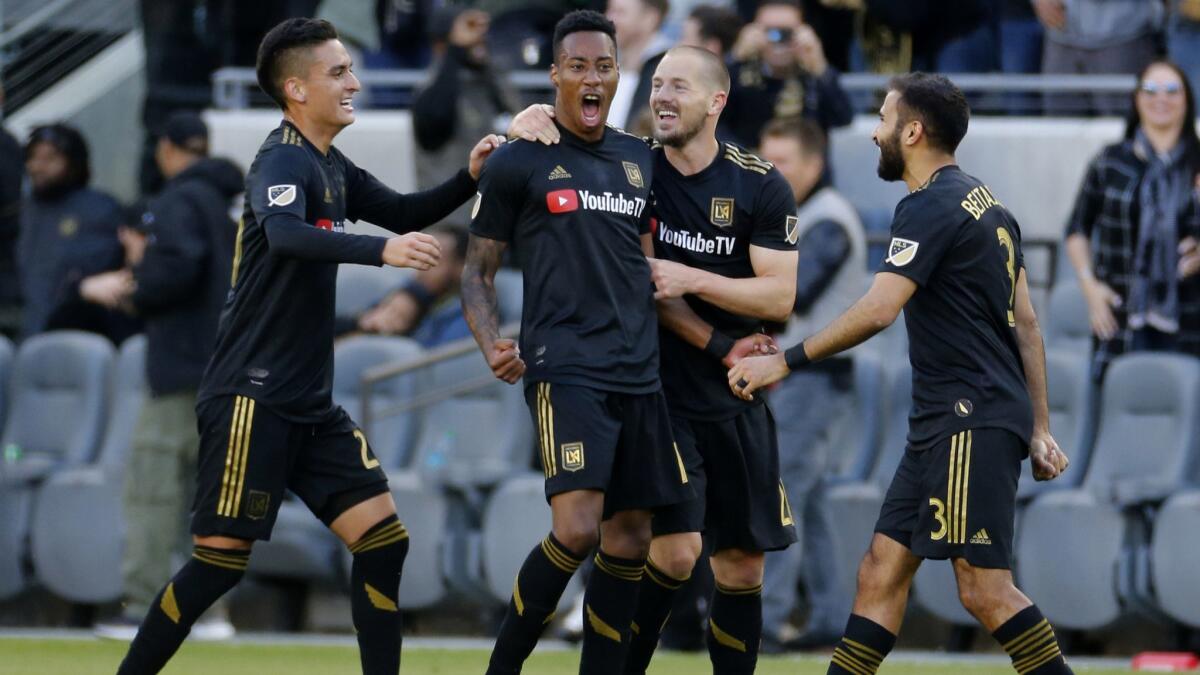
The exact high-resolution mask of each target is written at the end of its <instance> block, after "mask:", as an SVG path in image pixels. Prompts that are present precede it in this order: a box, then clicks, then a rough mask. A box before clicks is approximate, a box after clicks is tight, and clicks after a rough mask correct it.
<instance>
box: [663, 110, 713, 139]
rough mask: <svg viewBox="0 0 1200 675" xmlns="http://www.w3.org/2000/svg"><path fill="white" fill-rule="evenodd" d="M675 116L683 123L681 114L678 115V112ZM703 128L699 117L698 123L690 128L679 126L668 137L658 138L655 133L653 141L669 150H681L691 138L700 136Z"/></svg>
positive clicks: (702, 120) (702, 119)
mask: <svg viewBox="0 0 1200 675" xmlns="http://www.w3.org/2000/svg"><path fill="white" fill-rule="evenodd" d="M675 114H677V115H679V120H680V121H683V115H682V114H680V113H678V112H677V113H675ZM703 128H704V118H703V117H701V118H700V121H698V122H697V123H696V124H694V125H692V126H690V127H685V126H682V125H681V126H680V127H679V129H677V130H676V131H675V132H674V133H672V134H670V135H667V136H660V135H659V134H658V133H657V132H656V133H655V134H654V140H656V141H658V142H659V143H662V144H663V145H665V146H667V147H670V148H682V147H683V146H685V145H687V144H688V143H689V142H691V140H692V139H693V138H695V137H696V136H698V135H700V131H701V130H702V129H703Z"/></svg>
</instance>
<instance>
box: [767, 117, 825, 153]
mask: <svg viewBox="0 0 1200 675" xmlns="http://www.w3.org/2000/svg"><path fill="white" fill-rule="evenodd" d="M762 138H763V139H764V140H765V139H767V138H790V139H791V140H793V141H796V144H797V145H799V146H800V154H802V155H807V156H809V157H812V156H814V155H816V156H819V157H821V158H824V157H825V148H826V147H827V146H828V144H829V141H828V139H827V137H826V136H825V130H824V129H822V128H821V125H819V124H817V123H816V122H814V121H813V120H811V119H808V118H807V117H776V118H775V119H773V120H771V121H770V122H768V123H767V126H766V127H765V128H763V131H762Z"/></svg>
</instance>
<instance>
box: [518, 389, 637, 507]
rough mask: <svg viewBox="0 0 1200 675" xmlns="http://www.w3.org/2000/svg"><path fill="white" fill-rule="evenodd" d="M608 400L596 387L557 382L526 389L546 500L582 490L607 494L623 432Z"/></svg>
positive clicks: (603, 392) (605, 394) (526, 398)
mask: <svg viewBox="0 0 1200 675" xmlns="http://www.w3.org/2000/svg"><path fill="white" fill-rule="evenodd" d="M609 396H611V394H610V393H609V392H605V391H601V390H599V389H593V388H591V387H581V386H577V385H570V384H556V383H552V382H536V383H534V384H532V385H530V386H528V387H526V389H525V402H526V403H527V404H528V405H529V411H530V414H531V416H532V417H533V428H534V432H535V434H536V438H537V448H538V451H539V458H540V461H541V465H542V473H543V475H544V476H545V478H546V499H547V500H551V499H552V498H553V497H554V496H555V495H559V494H563V493H567V492H573V491H577V490H590V491H599V492H607V490H608V488H609V481H610V478H611V475H612V467H613V456H614V453H615V450H616V446H617V439H618V437H619V435H620V429H621V426H620V420H619V419H618V418H617V417H616V415H614V414H613V412H612V410H610V408H609V405H608V398H609ZM580 498H582V497H580Z"/></svg>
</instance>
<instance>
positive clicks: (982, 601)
mask: <svg viewBox="0 0 1200 675" xmlns="http://www.w3.org/2000/svg"><path fill="white" fill-rule="evenodd" d="M954 571H955V576H956V577H957V579H958V601H959V602H961V603H962V606H963V609H965V610H967V611H968V612H970V613H971V615H972V616H980V615H981V614H983V613H985V612H987V611H988V609H989V608H993V607H997V606H1000V605H1003V604H1005V603H1006V602H1007V600H1008V594H1009V592H1010V588H1011V589H1012V590H1013V591H1015V590H1016V589H1015V587H1013V586H1012V584H1011V583H1008V582H1006V581H1004V580H1003V579H1001V578H1000V577H998V576H997V575H991V574H986V573H982V572H981V571H979V570H976V569H975V568H973V567H970V566H969V565H963V564H956V565H955V569H954Z"/></svg>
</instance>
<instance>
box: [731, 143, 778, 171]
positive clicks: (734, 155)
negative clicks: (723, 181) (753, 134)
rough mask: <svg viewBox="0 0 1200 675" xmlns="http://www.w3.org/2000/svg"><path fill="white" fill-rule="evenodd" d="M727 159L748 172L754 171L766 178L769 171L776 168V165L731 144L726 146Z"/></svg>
mask: <svg viewBox="0 0 1200 675" xmlns="http://www.w3.org/2000/svg"><path fill="white" fill-rule="evenodd" d="M725 159H727V160H729V161H731V162H733V163H734V164H736V165H738V166H739V167H741V168H743V169H745V170H747V171H753V172H755V173H758V174H762V175H764V176H765V175H766V174H767V172H768V171H770V170H771V169H773V168H775V165H774V164H771V163H770V162H768V161H766V160H764V159H762V158H760V157H758V156H757V155H753V154H750V153H748V152H746V151H744V150H740V149H738V148H737V147H735V146H732V145H729V144H726V145H725Z"/></svg>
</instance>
